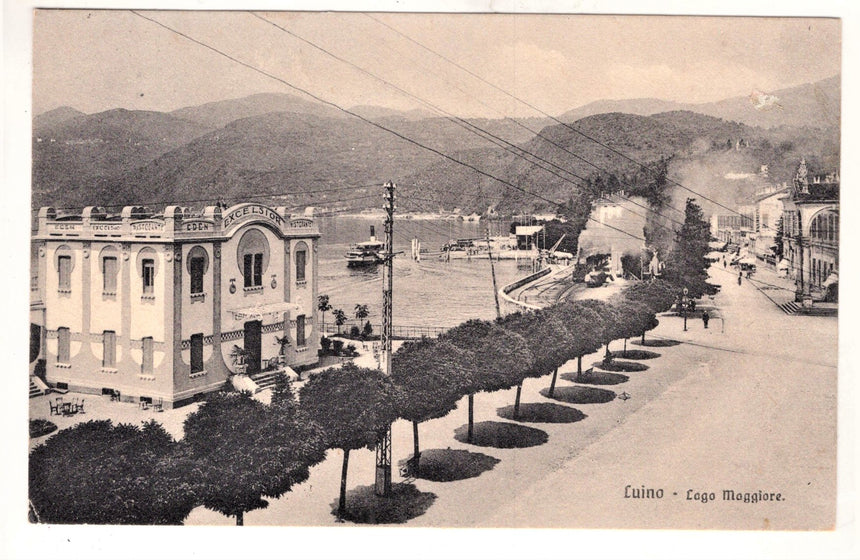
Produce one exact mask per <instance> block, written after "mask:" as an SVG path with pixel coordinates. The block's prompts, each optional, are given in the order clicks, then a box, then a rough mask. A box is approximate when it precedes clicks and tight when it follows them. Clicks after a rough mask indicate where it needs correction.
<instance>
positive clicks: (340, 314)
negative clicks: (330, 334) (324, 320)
mask: <svg viewBox="0 0 860 560" xmlns="http://www.w3.org/2000/svg"><path fill="white" fill-rule="evenodd" d="M332 315H334V324H335V325H337V334H340V328H341V327H342V326H343V325H344V324H345V323H346V321H347V316H346V313H344V311H343V309H335V310H334V311H333V312H332Z"/></svg>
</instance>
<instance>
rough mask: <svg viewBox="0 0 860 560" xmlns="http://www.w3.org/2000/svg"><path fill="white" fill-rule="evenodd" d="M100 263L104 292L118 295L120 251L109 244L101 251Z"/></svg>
mask: <svg viewBox="0 0 860 560" xmlns="http://www.w3.org/2000/svg"><path fill="white" fill-rule="evenodd" d="M99 265H100V266H101V272H102V294H103V295H106V296H115V295H116V277H117V273H118V272H119V251H118V250H117V248H116V247H114V246H113V245H108V246H107V247H105V248H104V249H102V250H101V252H100V253H99Z"/></svg>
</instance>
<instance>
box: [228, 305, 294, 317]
mask: <svg viewBox="0 0 860 560" xmlns="http://www.w3.org/2000/svg"><path fill="white" fill-rule="evenodd" d="M230 313H231V314H232V315H233V319H234V320H236V321H263V320H264V319H271V318H274V317H277V316H278V315H280V314H282V313H299V314H300V313H302V308H301V306H299V305H298V304H296V303H290V302H288V301H276V302H274V303H265V304H260V305H253V306H251V307H243V308H241V309H231V310H230Z"/></svg>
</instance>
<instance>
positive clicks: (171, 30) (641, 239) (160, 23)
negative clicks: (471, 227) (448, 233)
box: [130, 10, 646, 241]
mask: <svg viewBox="0 0 860 560" xmlns="http://www.w3.org/2000/svg"><path fill="white" fill-rule="evenodd" d="M130 12H131V13H132V14H134V15H136V16H138V17H140V18H142V19H145V20H147V21H150V22H152V23H154V24H156V25H158V26H159V27H162V28H164V29H166V30H167V31H170V32H171V33H175V34H176V35H179V36H180V37H184V38H186V39H188V40H189V41H191V42H193V43H195V44H197V45H200V46H201V47H203V48H205V49H208V50H211V51H212V52H214V53H216V54H219V55H221V56H223V57H225V58H227V59H228V60H231V61H233V62H235V63H236V64H239V65H241V66H243V67H245V68H248V69H249V70H252V71H254V72H258V73H260V74H262V75H264V76H266V77H268V78H271V79H273V80H275V81H277V82H280V83H282V84H284V85H285V86H287V87H289V88H291V89H294V90H296V91H299V92H301V93H303V94H305V95H307V96H308V97H311V98H312V99H314V100H316V101H319V102H320V103H323V104H325V105H329V106H331V107H334V108H336V109H338V110H340V111H343V112H344V113H346V114H348V115H351V116H353V117H355V118H357V119H359V120H361V121H363V122H365V123H367V124H369V125H371V126H373V127H376V128H378V129H380V130H384V131H386V132H389V133H390V134H393V135H394V136H396V137H398V138H400V139H402V140H404V141H406V142H409V143H410V144H413V145H415V146H418V147H420V148H424V149H425V150H427V151H429V152H432V153H434V154H436V155H438V156H441V157H443V158H445V159H447V160H450V161H452V162H454V163H457V164H460V165H462V166H463V167H467V168H469V169H471V170H473V171H475V172H476V173H478V174H480V175H483V176H485V177H488V178H490V179H492V180H494V181H497V182H499V183H501V184H503V185H507V186H509V187H511V188H513V189H515V190H517V191H520V192H522V193H524V194H527V195H530V196H532V197H534V198H537V199H539V200H542V201H544V202H547V203H549V204H552V205H554V206H558V204H557V203H556V202H554V201H552V200H550V199H548V198H546V197H544V196H542V195H540V194H537V193H532V192H529V191H527V190H525V189H524V188H522V187H520V186H518V185H515V184H513V183H511V182H510V181H507V180H505V179H501V178H499V177H496V176H495V175H493V174H492V173H489V172H487V171H484V170H482V169H479V168H478V167H475V166H474V165H472V164H470V163H466V162H463V161H460V160H458V159H457V158H455V157H453V156H451V155H448V154H446V153H444V152H442V151H440V150H437V149H436V148H433V147H431V146H427V145H426V144H422V143H421V142H419V141H418V140H415V139H413V138H410V137H408V136H406V135H404V134H401V133H400V132H397V131H396V130H393V129H391V128H388V127H386V126H384V125H381V124H379V123H376V122H374V121H372V120H370V119H367V118H365V117H362V116H361V115H359V114H358V113H355V112H354V111H350V110H349V109H345V108H343V107H341V106H340V105H338V104H337V103H334V102H332V101H328V100H326V99H323V98H322V97H319V96H318V95H316V94H314V93H311V92H309V91H308V90H306V89H304V88H301V87H299V86H296V85H293V84H291V83H290V82H288V81H286V80H284V79H283V78H279V77H278V76H275V75H274V74H272V73H270V72H267V71H265V70H263V69H261V68H257V67H256V66H253V65H251V64H249V63H247V62H244V61H242V60H239V59H238V58H236V57H234V56H232V55H230V54H228V53H226V52H224V51H222V50H220V49H218V48H216V47H213V46H211V45H208V44H207V43H204V42H203V41H200V40H199V39H195V38H194V37H192V36H190V35H188V34H186V33H183V32H182V31H179V30H177V29H174V28H172V27H170V26H169V25H167V24H165V23H162V22H160V21H158V20H156V19H153V18H151V17H148V16H145V15H143V14H141V13H140V12H138V11H135V10H130ZM588 219H589V220H592V221H594V222H597V223H600V222H598V221H597V220H594V219H593V218H591V217H589V218H588ZM604 225H605V226H606V227H608V228H610V229H614V230H617V231H619V232H621V233H624V234H626V235H629V236H630V237H633V238H635V239H639V240H640V241H646V239H645V238H644V237H639V236H636V235H633V234H630V233H628V232H625V231H624V230H621V229H618V228H616V227H613V226H610V225H608V224H604Z"/></svg>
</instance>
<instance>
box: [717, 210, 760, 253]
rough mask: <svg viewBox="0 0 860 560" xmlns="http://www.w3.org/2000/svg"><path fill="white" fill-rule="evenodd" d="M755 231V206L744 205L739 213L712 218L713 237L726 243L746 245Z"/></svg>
mask: <svg viewBox="0 0 860 560" xmlns="http://www.w3.org/2000/svg"><path fill="white" fill-rule="evenodd" d="M754 230H755V206H751V205H744V206H740V207H739V208H738V211H737V212H733V213H727V214H714V215H712V216H711V235H713V236H714V237H715V238H717V239H718V240H720V241H723V242H725V243H735V244H737V245H746V244H747V243H748V237H749V235H750V234H751V233H752V232H753V231H754Z"/></svg>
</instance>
